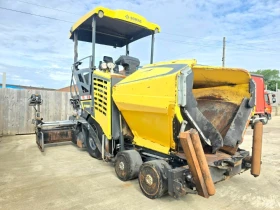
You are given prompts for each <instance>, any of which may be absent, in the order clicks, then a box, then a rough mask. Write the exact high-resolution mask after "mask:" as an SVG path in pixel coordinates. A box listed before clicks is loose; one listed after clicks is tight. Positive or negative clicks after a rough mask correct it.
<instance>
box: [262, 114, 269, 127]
mask: <svg viewBox="0 0 280 210" xmlns="http://www.w3.org/2000/svg"><path fill="white" fill-rule="evenodd" d="M263 117H265V120H262V123H263V125H266V124H267V123H268V116H267V115H266V114H265V115H264V116H263Z"/></svg>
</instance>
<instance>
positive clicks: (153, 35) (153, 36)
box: [150, 32, 155, 64]
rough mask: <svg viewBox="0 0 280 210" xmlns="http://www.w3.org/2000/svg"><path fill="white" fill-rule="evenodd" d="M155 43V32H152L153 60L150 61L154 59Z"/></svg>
mask: <svg viewBox="0 0 280 210" xmlns="http://www.w3.org/2000/svg"><path fill="white" fill-rule="evenodd" d="M154 43H155V33H154V32H152V46H151V61H150V63H151V64H152V63H153V60H154Z"/></svg>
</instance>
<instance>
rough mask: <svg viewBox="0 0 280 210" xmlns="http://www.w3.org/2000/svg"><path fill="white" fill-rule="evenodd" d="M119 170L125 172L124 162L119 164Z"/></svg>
mask: <svg viewBox="0 0 280 210" xmlns="http://www.w3.org/2000/svg"><path fill="white" fill-rule="evenodd" d="M119 169H120V170H121V171H123V170H124V163H123V162H122V161H121V162H120V163H119Z"/></svg>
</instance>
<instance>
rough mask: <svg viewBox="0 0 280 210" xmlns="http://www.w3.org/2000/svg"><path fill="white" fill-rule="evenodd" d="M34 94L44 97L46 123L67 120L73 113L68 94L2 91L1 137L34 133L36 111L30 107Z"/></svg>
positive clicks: (39, 91)
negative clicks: (29, 101)
mask: <svg viewBox="0 0 280 210" xmlns="http://www.w3.org/2000/svg"><path fill="white" fill-rule="evenodd" d="M32 93H37V94H41V95H42V99H43V104H42V106H41V116H42V117H43V119H44V121H54V120H66V119H68V117H69V116H70V115H71V114H72V112H73V110H72V106H71V104H70V102H69V99H70V93H68V92H57V91H46V90H14V89H0V136H2V135H15V134H28V133H33V132H34V125H33V124H32V123H31V122H32V119H33V118H34V115H35V110H34V109H33V107H31V106H28V99H29V98H30V96H31V94H32Z"/></svg>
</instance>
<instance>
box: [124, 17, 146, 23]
mask: <svg viewBox="0 0 280 210" xmlns="http://www.w3.org/2000/svg"><path fill="white" fill-rule="evenodd" d="M125 18H126V19H127V20H131V21H133V22H138V23H142V20H140V19H138V18H136V17H132V16H129V15H126V16H125Z"/></svg>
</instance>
